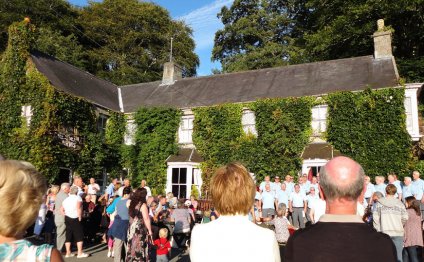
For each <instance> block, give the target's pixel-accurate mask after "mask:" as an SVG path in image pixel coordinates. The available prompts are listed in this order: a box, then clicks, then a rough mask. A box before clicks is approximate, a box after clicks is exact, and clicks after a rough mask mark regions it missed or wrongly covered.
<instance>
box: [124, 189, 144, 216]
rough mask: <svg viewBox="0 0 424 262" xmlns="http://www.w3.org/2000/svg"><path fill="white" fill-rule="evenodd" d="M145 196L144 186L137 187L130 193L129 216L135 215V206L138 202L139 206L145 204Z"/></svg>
mask: <svg viewBox="0 0 424 262" xmlns="http://www.w3.org/2000/svg"><path fill="white" fill-rule="evenodd" d="M146 196H147V190H146V189H145V188H141V187H139V188H137V190H136V191H135V192H134V193H133V194H132V195H131V197H130V200H131V202H130V207H129V208H128V213H129V215H130V217H132V218H134V217H135V215H136V209H135V208H136V207H137V205H138V204H140V207H141V206H142V205H143V204H146Z"/></svg>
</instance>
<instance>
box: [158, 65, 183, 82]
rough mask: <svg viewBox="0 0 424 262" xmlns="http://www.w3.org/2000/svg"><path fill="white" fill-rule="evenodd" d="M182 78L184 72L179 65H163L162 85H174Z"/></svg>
mask: <svg viewBox="0 0 424 262" xmlns="http://www.w3.org/2000/svg"><path fill="white" fill-rule="evenodd" d="M182 78H183V70H182V68H181V67H180V66H179V65H177V64H176V63H174V62H166V63H165V64H164V65H163V77H162V85H172V84H174V83H175V81H177V80H180V79H182Z"/></svg>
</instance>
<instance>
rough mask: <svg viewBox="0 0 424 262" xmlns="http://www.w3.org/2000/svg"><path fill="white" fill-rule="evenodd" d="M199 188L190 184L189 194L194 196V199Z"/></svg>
mask: <svg viewBox="0 0 424 262" xmlns="http://www.w3.org/2000/svg"><path fill="white" fill-rule="evenodd" d="M199 194H200V192H199V189H197V186H195V185H192V186H191V195H192V196H194V199H199Z"/></svg>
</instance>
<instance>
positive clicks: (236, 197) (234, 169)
mask: <svg viewBox="0 0 424 262" xmlns="http://www.w3.org/2000/svg"><path fill="white" fill-rule="evenodd" d="M268 178H269V177H268ZM210 188H211V196H212V202H213V204H214V206H215V208H216V209H217V210H218V211H219V212H220V213H221V214H223V215H236V214H240V215H247V214H248V213H249V210H250V208H251V207H252V205H253V202H254V198H255V184H254V182H253V179H252V177H251V176H250V175H249V172H247V170H246V168H245V167H244V166H243V165H241V164H240V163H230V164H228V165H225V166H223V167H221V168H219V169H218V170H217V171H216V173H215V175H214V176H213V177H212V180H211V182H210Z"/></svg>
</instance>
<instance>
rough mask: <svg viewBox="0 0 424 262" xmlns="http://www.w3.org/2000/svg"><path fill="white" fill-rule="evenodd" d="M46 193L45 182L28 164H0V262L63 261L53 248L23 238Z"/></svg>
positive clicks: (6, 161) (7, 162)
mask: <svg viewBox="0 0 424 262" xmlns="http://www.w3.org/2000/svg"><path fill="white" fill-rule="evenodd" d="M17 192H19V194H16V193H17ZM45 192H46V181H45V179H44V177H43V176H42V175H40V174H39V173H38V172H37V171H36V170H35V168H34V167H33V166H32V165H31V164H29V163H26V162H21V161H15V160H3V161H0V202H1V203H2V205H0V250H1V251H2V252H0V261H52V262H56V261H63V259H62V256H61V255H60V253H59V251H58V250H57V249H54V248H53V246H51V245H46V244H44V245H40V246H37V245H34V244H32V243H31V242H29V241H27V240H25V239H24V238H23V236H24V234H25V230H26V229H27V228H28V227H29V226H30V225H31V224H32V223H33V222H34V221H35V218H36V217H37V214H38V210H39V208H40V206H41V204H42V203H43V204H44V202H43V195H44V193H45Z"/></svg>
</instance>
